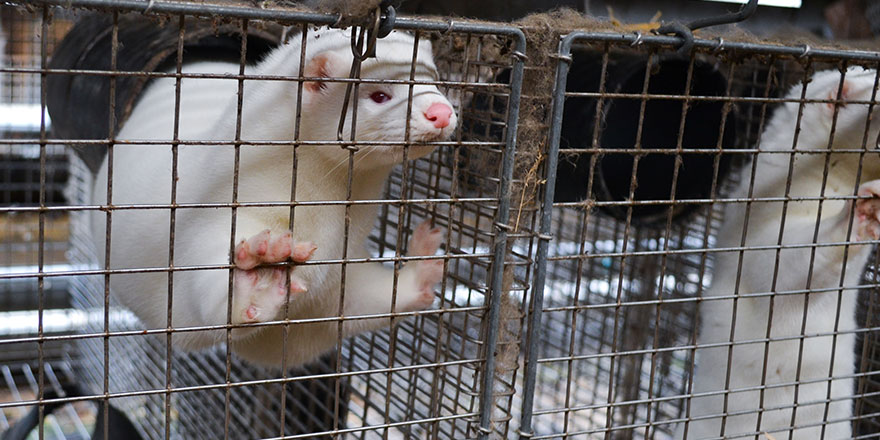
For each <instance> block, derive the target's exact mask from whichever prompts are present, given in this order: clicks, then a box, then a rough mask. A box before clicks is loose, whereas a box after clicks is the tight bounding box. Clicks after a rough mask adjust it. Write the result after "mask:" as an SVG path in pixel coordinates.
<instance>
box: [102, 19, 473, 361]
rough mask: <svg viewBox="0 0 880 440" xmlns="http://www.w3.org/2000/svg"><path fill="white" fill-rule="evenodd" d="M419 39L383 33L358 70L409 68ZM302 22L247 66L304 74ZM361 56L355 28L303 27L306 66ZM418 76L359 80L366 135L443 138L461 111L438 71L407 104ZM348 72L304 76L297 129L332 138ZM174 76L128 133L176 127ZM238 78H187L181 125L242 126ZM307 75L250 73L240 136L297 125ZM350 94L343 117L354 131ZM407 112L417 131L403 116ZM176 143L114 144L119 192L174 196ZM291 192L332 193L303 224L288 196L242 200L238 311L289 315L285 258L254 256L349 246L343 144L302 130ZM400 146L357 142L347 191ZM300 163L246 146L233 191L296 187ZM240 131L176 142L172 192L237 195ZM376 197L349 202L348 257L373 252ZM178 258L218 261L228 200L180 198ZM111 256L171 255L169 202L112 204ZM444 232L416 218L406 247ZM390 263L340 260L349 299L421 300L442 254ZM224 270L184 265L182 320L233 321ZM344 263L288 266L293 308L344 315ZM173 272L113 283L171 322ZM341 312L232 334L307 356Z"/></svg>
mask: <svg viewBox="0 0 880 440" xmlns="http://www.w3.org/2000/svg"><path fill="white" fill-rule="evenodd" d="M414 45H415V42H414V38H413V37H412V36H411V35H408V34H405V33H401V32H393V33H392V34H391V35H389V36H388V37H386V38H384V39H380V40H378V43H377V47H376V53H377V56H376V58H371V59H368V60H366V61H365V62H364V63H363V65H362V75H361V77H362V78H370V79H384V80H409V79H410V71H411V67H412V54H413V48H414ZM300 47H301V46H300V37H299V36H294V37H292V38H291V43H290V44H287V45H283V46H281V47H279V48H277V49H275V50H274V51H272V52H271V53H270V54H269V55H268V56H267V58H266V59H265V60H263V61H262V62H260V63H258V64H257V65H256V66H253V67H249V68H248V69H247V71H246V73H247V74H254V75H285V76H298V75H299V74H300V64H299V61H300ZM351 62H352V53H351V48H350V34H349V31H344V30H335V29H326V28H322V29H319V30H315V31H310V32H309V34H308V38H307V44H306V54H305V66H304V76H306V77H325V78H329V77H337V78H339V77H342V78H345V77H347V76H348V73H349V69H350V66H351ZM238 69H239V67H238V64H235V63H225V62H198V63H192V64H189V65H184V67H183V70H184V72H201V73H231V74H237V73H238ZM437 77H438V75H437V69H436V67H435V65H434V62H433V59H432V54H431V46H430V43H429V42H426V41H425V40H421V41H420V42H419V46H418V57H417V59H416V61H415V80H417V81H436V80H437ZM409 87H410V86H409V85H408V84H405V83H404V84H401V83H395V84H385V83H383V84H379V83H363V84H361V85H360V86H359V88H358V93H357V95H353V96H352V99H356V100H357V121H356V122H357V128H356V139H357V140H358V141H378V142H382V141H391V142H400V141H404V140H407V139H408V140H410V141H415V142H418V141H441V140H445V139H447V138H449V137H450V135H451V134H452V132H453V130H454V128H455V125H456V115H455V113H454V110H453V108H452V106H451V105H450V103H449V101H448V100H447V99H446V98H445V97H444V96H443V94H441V93H440V91H439V90H438V89H437V88H436V87H435V86H433V85H415V86H413V87H412V107H411V112H410V116H409V124H407V123H406V117H407V107H408V105H407V97H408V95H409ZM345 88H346V84H345V83H342V82H319V81H315V82H306V83H304V84H303V88H302V90H303V91H302V97H301V99H302V112H301V121H300V133H299V139H300V140H304V141H335V140H336V136H337V125H338V121H339V116H340V114H341V112H342V105H343V101H344V96H345ZM174 93H175V81H174V79H160V80H156V81H155V82H154V83H153V84H151V85H150V86H149V87H148V89H147V90H146V91H145V93H144V95H143V96H142V97H141V99H140V101H139V102H138V104H137V106H136V107H135V108H134V110H133V112H132V114H131V117H130V118H129V119H128V121H127V122H126V124H125V126H124V127H123V128H122V129H121V131H120V133H119V135H118V138H119V139H132V140H159V139H161V140H169V139H171V138H172V134H173V122H174V119H173V115H174V102H175V97H174ZM237 93H238V82H237V81H236V80H234V79H232V80H230V79H222V80H220V79H203V78H200V79H193V78H185V79H183V80H182V87H181V100H180V101H181V102H180V128H179V138H180V139H182V140H217V141H224V142H226V143H229V142H230V141H232V140H234V139H235V138H236V118H237ZM296 104H297V83H296V82H293V81H277V80H246V81H245V82H244V98H243V105H242V110H241V134H240V138H241V139H243V140H247V141H261V140H269V141H272V140H285V141H291V140H293V139H295V136H294V128H295V122H296ZM351 109H352V106H351V105H350V106H349V108H348V115H347V120H346V122H345V133H344V136H345V139H349V138H350V129H351V127H352V121H351ZM407 125H409V137H408V138H407V137H406V134H405V130H406V126H407ZM432 150H433V147H432V146H426V145H421V146H419V145H414V146H411V147H409V150H408V154H407V156H406V157H407V158H408V159H416V158H419V157H422V156H425V155H427V154H428V153H430V152H431V151H432ZM171 151H172V150H171V148H170V146H168V145H131V144H118V145H116V146H115V147H114V151H113V167H112V203H113V204H114V205H123V204H152V205H156V204H159V205H167V204H168V203H170V202H171V179H172V152H171ZM297 151H298V153H297V154H298V156H297V160H298V162H297V164H296V200H297V201H300V202H303V201H331V202H332V201H337V203H335V204H329V205H320V206H319V205H309V206H298V207H296V209H295V213H294V226H293V230H292V231H291V230H289V229H288V226H289V215H290V209H289V208H287V207H242V208H239V209H238V210H237V221H236V229H235V242H236V243H237V246H236V248H235V255H234V256H233V260H232V261H233V262H234V263H235V265H236V266H237V268H236V269H233V270H234V272H235V273H234V287H233V308H232V312H231V314H232V323H233V324H239V323H252V322H266V321H272V320H277V319H283V318H284V317H283V316H281V315H282V311H283V309H284V303H285V301H286V299H287V298H288V295H287V291H286V290H285V285H286V283H285V280H284V276H285V274H286V273H287V272H286V271H285V270H284V269H271V268H255V266H257V265H258V264H260V263H273V262H281V261H286V260H288V259H293V260H295V261H301V262H302V261H306V260H312V261H317V260H339V259H342V258H343V243H344V225H345V223H344V222H345V216H346V213H345V206H344V205H343V204H340V203H338V201H344V200H346V197H347V191H348V184H349V182H348V179H349V176H348V174H349V173H348V170H349V167H348V158H349V152H348V150H345V149H343V148H341V147H339V146H338V145H303V146H300V147H299V148H298V150H297ZM403 158H404V154H403V147H402V146H400V145H397V146H382V145H381V144H380V145H371V146H359V151H358V152H357V153H356V154H355V158H354V167H353V174H352V176H351V198H352V199H353V200H373V199H378V198H380V197H381V195H382V190H383V184H384V182H385V180H386V179H387V178H388V175H389V174H390V171H391V169H392V167H393V166H394V165H395V164H398V163H400V162H401V161H402V160H403ZM293 169H294V164H293V153H292V148H291V147H288V146H272V145H252V146H247V145H245V146H242V147H241V161H240V169H239V172H238V177H239V182H238V198H237V200H238V202H242V203H247V202H287V201H289V200H290V191H291V180H292V178H293V176H292V170H293ZM234 174H235V173H234V147H233V146H232V145H221V146H217V145H212V146H197V145H181V146H179V163H178V177H179V179H178V182H177V203H180V204H192V203H231V202H232V201H233V178H234ZM107 177H108V163H107V160H105V161H104V164H103V165H102V167H101V169H100V171H99V173H98V175H97V177H96V180H95V186H94V191H93V198H92V201H93V202H94V203H95V204H105V203H107ZM377 209H378V205H377V204H356V205H352V206H351V209H350V230H349V233H348V249H347V255H346V257H347V258H348V259H352V258H364V257H367V256H368V254H367V252H366V248H365V246H366V239H367V236H368V234H369V233H370V231H371V229H372V227H373V225H374V223H375V219H376V215H377ZM175 215H176V225H175V234H174V243H173V248H174V266H199V265H223V264H229V262H230V255H229V250H230V242H231V238H232V237H230V234H231V229H232V223H231V222H232V209H231V208H179V209H177V210H176V213H175ZM92 225H93V234H94V238H95V242H96V245H97V248H98V252H99V253H98V255H101V256H103V255H104V242H105V233H106V215H105V214H104V213H103V212H96V213H95V214H94V215H93V216H92ZM111 225H112V227H111V233H110V234H111V236H110V239H111V249H110V268H112V269H137V268H161V267H167V266H168V262H169V244H170V233H169V231H170V213H169V210H168V209H152V210H149V209H142V210H139V209H125V210H115V211H113V212H112V223H111ZM442 237H443V234H442V232H441V231H440V229H438V228H433V229H432V228H431V227H430V226H429V225H428V224H422V225H419V226H418V227H417V228H416V230H415V231H414V232H413V235H412V239H411V241H410V243H409V246H408V255H410V256H429V255H434V254H435V252H436V251H437V249H438V247H439V245H440V243H441V241H442ZM393 277H394V275H393V271H392V270H391V269H389V268H385V267H382V266H381V265H380V264H378V263H350V264H347V266H346V277H345V287H344V289H345V292H344V294H345V295H344V304H343V309H342V310H343V315H345V316H364V315H371V314H387V313H390V312H391V311H392V296H393V292H394V291H395V290H396V303H395V310H396V311H417V310H423V309H425V308H427V307H429V306H430V305H431V304H432V302H433V300H434V287H435V286H436V284H437V283H438V282H440V280H441V279H442V277H443V261H442V260H441V259H432V260H420V261H413V262H409V263H408V264H406V265H405V266H404V267H403V269H401V271H400V273H399V279H398V281H397V285H396V289H395V287H394V280H393ZM228 281H229V270H228V269H223V270H187V271H178V272H175V273H174V275H173V287H172V289H173V291H172V297H173V299H172V304H173V305H172V307H171V312H172V321H171V325H172V326H173V327H174V328H185V327H198V326H210V325H224V324H226V323H227V301H228ZM341 282H342V275H341V265H340V264H338V263H336V264H314V265H306V266H297V267H295V268H294V269H293V270H292V271H291V277H290V283H289V286H290V295H289V298H290V302H289V304H288V317H289V318H291V319H313V318H328V317H334V316H338V315H339V310H340V308H339V306H340V297H341V292H342V287H341ZM168 285H169V283H168V274H167V273H166V272H161V271H160V272H153V273H131V274H114V275H111V276H110V286H111V287H110V288H111V292H112V294H113V295H114V296H116V297H117V298H118V299H119V300H120V301H121V302H122V304H124V305H125V306H127V307H128V308H130V309H131V310H132V311H133V312H134V313H135V314H136V315H137V316H138V317H139V318H140V319H141V320H142V321H143V322H144V323H145V325H146V326H147V327H148V328H166V326H167V325H168V323H167V315H168V293H169V292H168ZM390 323H391V320H390V318H388V317H387V316H385V317H383V318H375V319H355V320H347V321H345V324H344V326H343V332H344V336H350V335H353V334H356V333H359V332H363V331H368V330H372V329H377V328H381V327H384V326H388V325H389V324H390ZM337 326H338V322H337V321H335V320H328V321H325V322H318V323H308V324H294V325H290V326H288V328H289V333H288V336H287V346H286V348H285V347H284V343H283V335H282V328H281V327H279V326H269V327H253V328H236V329H233V330H232V333H231V341H230V343H231V348H232V350H233V352H234V353H236V354H237V355H239V356H240V357H242V358H244V359H246V360H248V361H250V362H253V363H257V364H262V365H269V366H276V367H277V366H280V365H281V360H282V359H281V356H282V351H283V350H284V352H286V358H287V359H286V365H287V366H295V365H299V364H302V363H305V362H308V361H310V360H313V359H314V358H316V357H317V356H319V355H320V354H322V353H323V352H325V351H327V350H329V349H331V348H332V347H333V346H334V345H335V344H336V342H337V328H338V327H337ZM225 338H226V330H223V329H220V330H210V331H205V330H201V331H182V332H175V333H174V335H173V341H174V344H175V345H176V346H178V347H181V348H184V349H199V348H203V347H207V346H210V345H213V344H216V343H219V342H222V341H225V340H226V339H225Z"/></svg>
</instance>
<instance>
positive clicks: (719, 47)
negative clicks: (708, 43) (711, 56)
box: [712, 37, 724, 53]
mask: <svg viewBox="0 0 880 440" xmlns="http://www.w3.org/2000/svg"><path fill="white" fill-rule="evenodd" d="M723 49H724V38H722V37H718V45H717V46H715V48H714V49H712V52H715V53H718V52H721V51H722V50H723Z"/></svg>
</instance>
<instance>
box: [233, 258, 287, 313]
mask: <svg viewBox="0 0 880 440" xmlns="http://www.w3.org/2000/svg"><path fill="white" fill-rule="evenodd" d="M235 275H236V280H235V296H234V304H235V305H236V310H238V312H235V313H236V314H237V315H238V316H240V317H241V322H245V323H251V322H260V321H268V320H270V319H272V318H273V317H274V316H276V315H277V314H278V311H279V310H280V309H281V307H282V306H283V305H284V302H285V301H286V300H287V291H286V290H285V286H284V275H285V270H284V269H280V268H276V269H252V270H240V269H239V270H236V273H235Z"/></svg>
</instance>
